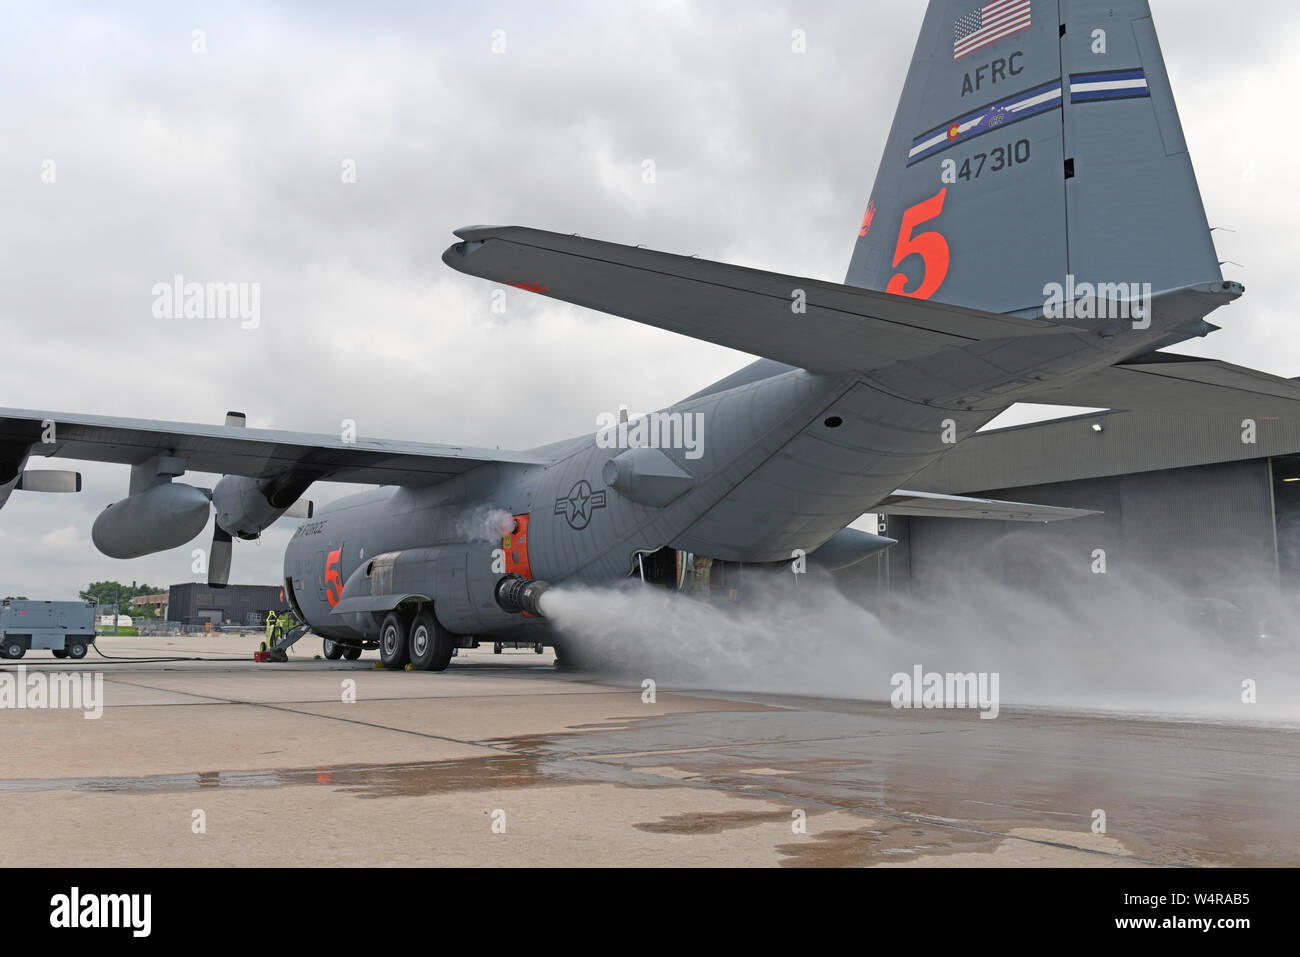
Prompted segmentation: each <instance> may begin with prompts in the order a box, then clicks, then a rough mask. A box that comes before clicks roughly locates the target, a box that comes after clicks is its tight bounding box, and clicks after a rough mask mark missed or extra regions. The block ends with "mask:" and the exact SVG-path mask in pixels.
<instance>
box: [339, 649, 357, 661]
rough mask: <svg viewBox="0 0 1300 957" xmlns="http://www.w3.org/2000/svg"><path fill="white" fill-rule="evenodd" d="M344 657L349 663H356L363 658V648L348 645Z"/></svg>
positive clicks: (344, 650)
mask: <svg viewBox="0 0 1300 957" xmlns="http://www.w3.org/2000/svg"><path fill="white" fill-rule="evenodd" d="M343 657H344V658H346V659H347V660H348V661H356V660H357V659H358V658H360V657H361V646H360V645H348V646H347V647H346V648H344V649H343Z"/></svg>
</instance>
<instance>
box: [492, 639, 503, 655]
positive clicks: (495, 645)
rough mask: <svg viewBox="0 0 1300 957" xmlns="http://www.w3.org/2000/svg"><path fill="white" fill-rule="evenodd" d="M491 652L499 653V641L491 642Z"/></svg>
mask: <svg viewBox="0 0 1300 957" xmlns="http://www.w3.org/2000/svg"><path fill="white" fill-rule="evenodd" d="M492 654H494V655H499V654H501V642H499V641H494V642H492Z"/></svg>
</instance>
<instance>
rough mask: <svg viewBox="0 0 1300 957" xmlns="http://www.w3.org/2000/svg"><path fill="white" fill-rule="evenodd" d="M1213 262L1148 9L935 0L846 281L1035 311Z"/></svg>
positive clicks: (995, 308) (1212, 267) (1118, 0)
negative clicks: (1050, 290) (1077, 290)
mask: <svg viewBox="0 0 1300 957" xmlns="http://www.w3.org/2000/svg"><path fill="white" fill-rule="evenodd" d="M1217 259H1218V257H1217V256H1216V255H1215V251H1214V246H1213V243H1212V242H1211V238H1210V232H1209V227H1208V224H1207V222H1206V218H1205V210H1204V207H1203V206H1202V203H1201V197H1200V192H1199V190H1198V188H1197V185H1196V177H1195V175H1194V173H1193V171H1192V165H1191V160H1190V157H1189V156H1188V153H1187V146H1186V142H1185V141H1184V139H1183V133H1182V127H1181V125H1180V123H1179V120H1178V113H1177V110H1176V109H1175V107H1174V100H1173V94H1172V92H1171V89H1170V85H1169V78H1168V75H1167V73H1166V71H1165V66H1164V61H1163V58H1162V56H1161V53H1160V45H1159V42H1158V41H1157V39H1156V33H1155V28H1154V26H1153V24H1152V20H1151V13H1150V9H1149V7H1148V5H1147V2H1146V0H1107V2H1104V3H1103V2H1096V0H1071V2H1061V3H1059V4H1058V3H1057V2H1056V0H992V2H988V3H983V4H976V3H975V0H932V2H931V3H930V6H929V10H928V11H927V13H926V17H925V23H924V26H923V27H922V30H921V36H920V39H919V41H918V44H917V47H916V52H915V54H914V55H913V58H912V64H911V68H910V69H909V71H908V75H907V80H906V83H905V85H904V88H903V94H902V97H901V99H900V101H899V106H898V112H897V114H896V115H895V117H894V125H893V128H892V130H891V131H890V134H889V139H888V142H887V145H886V147H885V153H884V156H883V157H882V159H881V162H880V167H879V172H878V174H877V177H876V182H875V185H874V187H873V189H872V192H871V195H870V198H869V201H868V204H867V212H866V215H865V217H864V218H863V221H862V224H861V227H860V228H859V235H858V240H857V247H856V249H855V250H854V255H853V259H852V262H851V264H850V266H849V271H848V276H847V279H846V283H847V284H849V285H855V286H861V287H864V288H868V289H877V290H885V291H889V292H895V293H900V294H903V295H910V296H914V297H917V298H922V299H933V300H934V301H937V302H946V303H953V304H959V305H963V306H970V307H973V308H977V309H984V310H988V311H990V312H1003V313H1006V312H1021V311H1023V310H1032V311H1034V312H1035V313H1037V312H1038V311H1041V310H1042V308H1043V306H1044V302H1045V300H1046V298H1047V293H1046V292H1045V288H1044V287H1045V286H1047V285H1048V284H1049V283H1059V284H1061V285H1062V286H1063V287H1064V286H1066V285H1067V283H1069V282H1070V280H1068V279H1067V276H1073V277H1074V279H1075V281H1077V282H1078V283H1090V284H1094V285H1095V284H1100V283H1106V284H1117V283H1126V284H1139V285H1140V284H1147V283H1149V284H1150V287H1149V288H1150V289H1151V290H1153V291H1155V292H1159V291H1161V290H1168V289H1175V288H1179V287H1182V286H1187V285H1193V284H1206V283H1210V282H1217V281H1220V280H1221V279H1222V275H1221V273H1220V270H1219V266H1218V262H1217ZM1066 298H1067V299H1068V298H1072V297H1070V296H1067V297H1066ZM1121 298H1123V297H1121Z"/></svg>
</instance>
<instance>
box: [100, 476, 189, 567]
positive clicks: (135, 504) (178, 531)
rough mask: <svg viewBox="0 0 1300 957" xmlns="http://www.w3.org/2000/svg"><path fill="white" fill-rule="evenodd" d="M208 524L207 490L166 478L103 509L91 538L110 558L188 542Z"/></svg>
mask: <svg viewBox="0 0 1300 957" xmlns="http://www.w3.org/2000/svg"><path fill="white" fill-rule="evenodd" d="M207 524H208V496H207V493H206V492H204V491H203V490H202V489H197V488H195V487H194V486H192V485H184V484H182V483H180V482H164V483H163V484H161V485H155V486H154V487H153V488H149V489H145V490H144V491H143V492H137V493H136V494H134V495H128V496H127V497H126V498H124V499H122V501H120V502H114V503H113V504H112V505H110V506H108V508H106V509H104V510H103V511H102V512H100V513H99V517H98V518H96V519H95V525H94V527H93V528H92V529H91V531H90V538H91V540H92V541H93V542H94V543H95V547H96V548H98V549H99V550H100V551H101V552H103V553H104V554H105V555H107V556H108V557H109V558H139V557H140V556H142V555H151V554H153V553H154V552H162V551H166V550H167V549H169V548H177V547H179V546H181V545H184V544H185V543H186V542H188V541H189V540H190V539H192V538H193V537H194V536H196V535H198V534H199V532H201V531H203V527H204V526H205V525H207Z"/></svg>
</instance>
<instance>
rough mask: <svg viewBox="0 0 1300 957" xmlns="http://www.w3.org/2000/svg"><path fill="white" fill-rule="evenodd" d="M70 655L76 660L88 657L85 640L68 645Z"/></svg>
mask: <svg viewBox="0 0 1300 957" xmlns="http://www.w3.org/2000/svg"><path fill="white" fill-rule="evenodd" d="M67 651H68V657H69V658H72V659H73V660H75V661H80V660H81V659H82V658H84V657H86V643H85V642H84V641H74V642H73V643H72V644H70V645H68V648H67Z"/></svg>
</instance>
